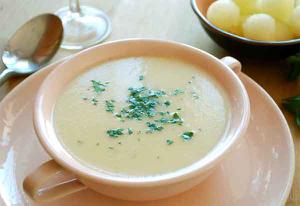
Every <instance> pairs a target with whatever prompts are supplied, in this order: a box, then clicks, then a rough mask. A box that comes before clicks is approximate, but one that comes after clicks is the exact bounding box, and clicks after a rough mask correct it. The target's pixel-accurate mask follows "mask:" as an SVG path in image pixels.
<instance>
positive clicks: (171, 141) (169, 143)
mask: <svg viewBox="0 0 300 206" xmlns="http://www.w3.org/2000/svg"><path fill="white" fill-rule="evenodd" d="M166 143H167V145H171V144H173V143H174V141H173V140H171V139H167V140H166Z"/></svg>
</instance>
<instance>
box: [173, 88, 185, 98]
mask: <svg viewBox="0 0 300 206" xmlns="http://www.w3.org/2000/svg"><path fill="white" fill-rule="evenodd" d="M183 93H184V90H183V89H180V88H177V89H175V90H174V91H173V93H172V95H173V96H177V95H179V94H183Z"/></svg>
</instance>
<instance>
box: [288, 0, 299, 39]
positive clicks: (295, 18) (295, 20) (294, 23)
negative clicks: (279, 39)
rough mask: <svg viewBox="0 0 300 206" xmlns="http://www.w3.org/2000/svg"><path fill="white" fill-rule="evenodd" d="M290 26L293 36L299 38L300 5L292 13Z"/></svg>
mask: <svg viewBox="0 0 300 206" xmlns="http://www.w3.org/2000/svg"><path fill="white" fill-rule="evenodd" d="M290 26H291V29H292V32H293V33H294V35H295V36H296V37H300V5H299V6H297V7H296V8H295V9H294V10H293V12H292V15H291V19H290Z"/></svg>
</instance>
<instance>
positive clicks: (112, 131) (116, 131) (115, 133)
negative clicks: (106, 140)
mask: <svg viewBox="0 0 300 206" xmlns="http://www.w3.org/2000/svg"><path fill="white" fill-rule="evenodd" d="M123 131H124V129H122V128H117V129H110V130H107V131H106V133H107V134H108V136H110V137H112V138H117V137H119V136H120V135H123V134H124V133H123Z"/></svg>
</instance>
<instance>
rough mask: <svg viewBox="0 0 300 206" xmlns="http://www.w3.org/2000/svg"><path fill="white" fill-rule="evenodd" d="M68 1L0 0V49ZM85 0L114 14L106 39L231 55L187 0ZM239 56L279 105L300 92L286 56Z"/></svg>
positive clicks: (298, 180) (299, 184)
mask: <svg viewBox="0 0 300 206" xmlns="http://www.w3.org/2000/svg"><path fill="white" fill-rule="evenodd" d="M67 3H68V1H67V0H64V1H62V0H0V19H1V20H0V31H1V32H0V48H3V46H4V44H5V42H6V41H7V40H8V38H9V37H10V36H11V35H12V34H13V33H14V31H15V30H16V29H17V28H18V27H19V26H20V25H22V24H23V23H24V22H25V21H26V20H28V19H30V18H31V17H33V16H36V15H38V14H41V13H46V12H48V13H49V12H50V13H53V12H55V11H56V10H57V9H59V8H61V7H63V6H66V4H67ZM81 3H82V4H83V5H90V6H94V7H97V8H101V9H102V10H104V11H105V12H106V13H107V14H108V15H109V16H110V18H111V21H112V29H113V30H112V34H111V35H110V37H109V38H108V39H107V41H111V40H116V39H124V38H134V37H140V38H159V39H167V40H174V41H178V42H182V43H185V44H189V45H192V46H194V47H197V48H200V49H203V50H205V51H207V52H209V53H211V54H213V55H215V56H217V57H223V56H226V55H230V54H228V53H227V52H226V51H224V50H223V49H222V48H220V47H219V46H218V45H216V44H215V43H214V42H213V41H212V40H211V39H210V38H209V37H208V36H207V35H206V33H205V32H204V30H203V28H202V27H201V26H200V24H199V22H198V20H197V18H196V16H195V15H194V13H193V11H192V9H191V7H190V2H189V0H82V1H81ZM73 53H75V51H66V50H63V49H60V50H59V52H58V53H57V54H56V56H55V57H54V58H53V60H52V62H53V61H56V60H58V59H61V58H63V57H65V56H68V55H71V54H73ZM240 61H241V62H242V65H243V72H244V73H246V74H247V75H249V76H250V77H251V78H253V79H254V80H255V81H256V82H258V83H259V84H260V85H261V86H262V87H263V88H264V89H265V90H266V91H267V92H268V93H269V94H270V95H271V96H272V97H273V98H274V100H275V101H276V102H277V103H278V104H279V105H280V102H281V100H282V99H283V98H285V97H288V96H292V95H297V94H299V81H298V82H297V81H295V82H288V81H287V80H286V75H287V73H288V67H287V65H286V64H285V62H284V61H283V60H273V61H266V60H265V61H259V60H248V59H240ZM0 64H1V63H0ZM0 68H1V65H0ZM0 70H1V69H0ZM23 79H24V78H23V77H18V78H12V79H11V80H9V81H8V82H7V83H5V84H4V85H3V86H2V87H0V100H1V99H2V98H3V97H4V96H5V95H6V94H7V93H8V92H9V91H11V90H12V89H13V88H14V87H15V86H16V85H17V84H18V83H20V82H21V81H22V80H23ZM280 107H281V106H280ZM281 108H282V107H281ZM283 113H284V115H285V117H286V118H287V120H288V123H289V126H290V129H291V131H292V135H293V138H294V143H295V149H296V173H295V174H296V175H295V179H294V184H293V188H292V191H291V194H290V197H289V200H288V202H287V205H300V174H299V173H298V172H297V171H299V169H300V168H299V167H300V163H298V158H297V154H298V151H299V150H300V139H299V135H300V129H299V128H297V126H296V125H295V123H294V119H293V117H292V116H291V115H290V114H288V113H287V112H286V111H284V110H283Z"/></svg>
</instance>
